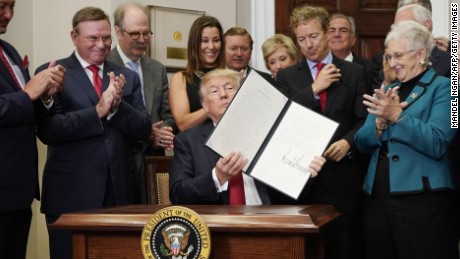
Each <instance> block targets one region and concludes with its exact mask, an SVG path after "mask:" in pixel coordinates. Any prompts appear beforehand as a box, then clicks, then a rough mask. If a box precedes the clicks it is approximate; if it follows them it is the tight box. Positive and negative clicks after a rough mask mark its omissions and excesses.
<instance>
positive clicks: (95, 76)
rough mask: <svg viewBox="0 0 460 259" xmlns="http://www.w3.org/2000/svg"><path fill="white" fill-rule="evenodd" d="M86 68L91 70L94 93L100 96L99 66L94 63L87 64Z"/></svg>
mask: <svg viewBox="0 0 460 259" xmlns="http://www.w3.org/2000/svg"><path fill="white" fill-rule="evenodd" d="M88 69H89V70H91V72H93V86H94V90H96V93H97V95H98V96H99V97H101V94H102V80H101V77H100V76H99V67H98V66H96V65H89V66H88Z"/></svg>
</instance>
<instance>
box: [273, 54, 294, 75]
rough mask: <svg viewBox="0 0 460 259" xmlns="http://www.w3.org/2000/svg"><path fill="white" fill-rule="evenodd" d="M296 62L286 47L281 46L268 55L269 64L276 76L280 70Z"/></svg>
mask: <svg viewBox="0 0 460 259" xmlns="http://www.w3.org/2000/svg"><path fill="white" fill-rule="evenodd" d="M295 63H296V61H295V60H294V59H293V58H292V57H291V56H290V55H289V53H288V49H287V48H286V47H279V48H278V49H277V50H275V52H273V53H272V54H271V55H270V56H268V57H267V64H268V67H269V69H270V72H271V73H272V75H273V77H275V76H276V73H278V70H280V69H282V68H285V67H289V66H292V65H294V64H295Z"/></svg>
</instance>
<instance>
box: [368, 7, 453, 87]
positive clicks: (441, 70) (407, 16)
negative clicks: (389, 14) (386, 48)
mask: <svg viewBox="0 0 460 259" xmlns="http://www.w3.org/2000/svg"><path fill="white" fill-rule="evenodd" d="M412 2H414V3H413V4H412V3H411V4H405V3H402V1H399V3H398V6H400V8H399V9H398V10H397V11H396V14H395V20H394V23H398V22H400V21H407V20H412V21H415V22H418V23H420V24H421V25H423V26H425V27H426V28H427V29H428V30H429V31H430V32H432V31H433V21H432V18H431V3H430V2H429V1H412ZM427 7H429V8H430V9H428V8H427ZM442 38H444V37H440V38H439V39H437V40H436V42H435V43H436V46H435V47H433V49H432V50H431V53H430V66H432V67H433V69H434V70H435V71H436V73H437V74H438V75H441V76H445V77H448V78H450V51H445V50H443V48H444V47H443V46H445V45H448V44H447V43H445V44H440V41H441V40H440V39H442ZM383 54H384V52H383V51H382V52H381V53H378V54H376V55H374V58H373V61H374V67H375V68H374V77H375V81H376V82H377V83H378V87H380V86H381V85H382V84H383V85H387V84H390V83H392V82H394V81H395V80H396V75H394V72H393V73H392V70H391V69H388V68H387V67H388V65H387V63H386V61H385V60H383V58H382V57H383Z"/></svg>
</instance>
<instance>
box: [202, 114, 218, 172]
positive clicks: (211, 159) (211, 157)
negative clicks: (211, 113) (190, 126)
mask: <svg viewBox="0 0 460 259" xmlns="http://www.w3.org/2000/svg"><path fill="white" fill-rule="evenodd" d="M213 130H214V124H213V123H212V121H211V120H208V121H206V122H204V124H202V126H201V140H200V142H201V143H203V148H204V149H205V153H206V157H207V158H208V163H209V167H210V168H214V167H215V166H216V163H217V160H219V158H220V156H219V155H218V154H217V153H216V152H214V151H213V150H211V149H210V148H208V147H207V146H206V145H205V144H206V140H208V137H209V135H211V132H212V131H213Z"/></svg>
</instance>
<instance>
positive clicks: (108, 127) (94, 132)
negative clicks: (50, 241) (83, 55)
mask: <svg viewBox="0 0 460 259" xmlns="http://www.w3.org/2000/svg"><path fill="white" fill-rule="evenodd" d="M58 63H59V64H61V65H63V66H64V67H65V68H66V69H67V72H66V75H65V78H64V87H63V89H62V91H61V92H60V93H58V94H57V95H56V96H55V99H54V104H53V107H52V113H53V114H52V116H51V117H50V118H49V119H48V120H47V121H46V122H45V123H43V124H41V125H40V126H39V128H38V136H39V137H40V139H41V140H42V141H43V143H45V144H47V145H48V156H47V160H46V164H45V170H44V176H43V190H42V197H43V199H42V207H41V210H42V212H43V213H45V214H47V215H60V214H61V213H65V212H70V211H77V210H85V209H91V208H98V207H101V206H102V204H103V200H104V194H105V190H106V184H107V179H108V173H110V178H111V181H112V189H113V192H114V195H115V200H116V204H127V203H133V202H134V201H135V195H136V192H135V191H134V188H135V186H134V163H133V155H132V153H131V145H132V144H133V142H135V141H146V140H147V139H148V137H149V135H150V125H151V121H150V118H149V116H148V114H147V112H146V111H145V108H144V105H143V103H142V96H141V92H140V82H139V77H138V76H136V74H135V73H134V72H133V71H131V70H129V69H128V68H125V67H121V66H118V65H116V64H113V63H111V62H105V64H104V71H103V78H102V88H103V90H104V91H105V90H106V89H107V87H108V85H109V77H108V72H110V71H113V72H115V74H116V75H119V74H120V73H122V74H123V75H125V77H126V84H125V88H124V92H123V97H122V101H121V103H120V105H119V106H118V110H117V112H116V113H115V114H114V115H113V117H112V118H111V119H110V120H107V119H106V118H103V119H99V117H98V116H97V113H96V109H95V106H96V104H97V103H98V102H99V97H98V96H97V94H96V92H95V90H94V88H93V85H92V84H91V81H90V79H89V78H88V75H87V74H86V72H85V70H84V68H83V67H82V66H81V64H80V62H79V61H78V60H77V58H76V56H75V54H72V55H71V56H70V57H68V58H65V59H62V60H59V61H58ZM46 66H47V65H43V66H41V67H39V68H38V69H37V71H40V70H42V69H43V68H45V67H46Z"/></svg>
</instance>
